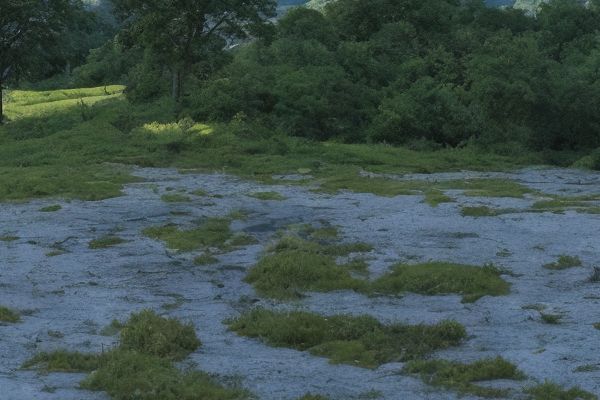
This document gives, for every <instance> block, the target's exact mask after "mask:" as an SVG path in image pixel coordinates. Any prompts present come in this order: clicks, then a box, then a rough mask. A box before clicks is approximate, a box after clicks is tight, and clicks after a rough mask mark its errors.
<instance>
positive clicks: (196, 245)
mask: <svg viewBox="0 0 600 400" xmlns="http://www.w3.org/2000/svg"><path fill="white" fill-rule="evenodd" d="M230 223H231V220H230V219H229V218H209V219H207V220H206V221H204V223H202V224H201V225H200V226H198V227H196V228H193V229H189V230H179V229H178V228H177V226H175V225H164V226H158V227H149V228H146V229H144V230H143V231H142V233H143V234H144V235H146V236H147V237H149V238H151V239H154V240H161V241H163V242H165V244H166V245H167V247H168V248H170V249H172V250H178V251H182V252H186V251H193V250H197V249H202V248H207V247H216V248H224V247H226V246H225V243H226V242H227V241H228V240H229V239H231V237H232V236H233V234H232V233H231V230H230V229H229V225H230Z"/></svg>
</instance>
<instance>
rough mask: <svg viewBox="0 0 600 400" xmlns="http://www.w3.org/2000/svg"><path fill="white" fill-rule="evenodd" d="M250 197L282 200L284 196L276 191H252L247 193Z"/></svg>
mask: <svg viewBox="0 0 600 400" xmlns="http://www.w3.org/2000/svg"><path fill="white" fill-rule="evenodd" d="M248 196H250V197H254V198H255V199H259V200H275V201H283V200H285V199H286V197H285V196H284V195H282V194H280V193H278V192H254V193H250V194H248Z"/></svg>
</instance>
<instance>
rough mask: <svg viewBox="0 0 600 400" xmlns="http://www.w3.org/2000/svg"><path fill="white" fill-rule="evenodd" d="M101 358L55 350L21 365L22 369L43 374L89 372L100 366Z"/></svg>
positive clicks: (41, 354) (94, 355)
mask: <svg viewBox="0 0 600 400" xmlns="http://www.w3.org/2000/svg"><path fill="white" fill-rule="evenodd" d="M100 359H101V356H99V355H98V354H88V353H79V352H72V351H67V350H56V351H53V352H51V353H46V352H44V353H39V354H37V355H35V356H34V357H33V358H31V359H29V360H28V361H26V362H25V363H24V364H23V366H22V367H23V368H26V369H28V368H37V369H40V370H42V371H45V372H91V371H94V370H96V369H97V368H98V367H99V366H100Z"/></svg>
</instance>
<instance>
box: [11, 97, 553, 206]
mask: <svg viewBox="0 0 600 400" xmlns="http://www.w3.org/2000/svg"><path fill="white" fill-rule="evenodd" d="M123 89H124V87H122V86H110V87H107V88H106V90H105V88H104V87H98V88H89V89H76V90H68V91H67V90H57V91H51V92H34V91H12V92H11V93H10V98H9V101H8V103H7V104H6V107H5V110H6V115H7V117H8V120H9V122H8V123H7V124H5V125H3V126H1V127H0V201H7V200H27V199H31V198H38V197H49V196H52V197H63V198H79V199H84V200H99V199H103V198H108V197H113V196H118V195H120V194H121V188H122V186H123V184H125V183H127V182H131V181H133V180H134V179H133V178H132V177H131V176H130V175H129V171H128V170H127V169H123V168H119V167H116V166H115V165H114V163H121V164H130V165H131V164H136V165H141V166H156V167H166V166H169V167H175V168H180V169H187V170H190V169H194V170H198V171H214V170H219V171H225V172H228V173H233V174H237V175H240V176H242V177H245V178H251V179H256V180H260V181H264V182H271V176H272V175H273V174H286V173H297V171H298V170H310V171H311V174H312V175H313V176H314V177H315V178H316V179H318V180H322V181H323V182H324V184H325V187H330V188H331V189H334V190H339V189H343V188H345V186H350V187H349V188H350V189H355V190H358V191H365V190H366V191H372V192H374V193H382V192H383V193H385V194H390V193H393V192H394V191H396V190H395V189H393V188H388V187H387V186H388V185H389V183H388V182H386V180H377V179H369V178H364V179H359V180H358V183H356V184H352V183H350V184H349V185H346V183H345V182H344V180H345V179H349V180H350V181H351V180H353V179H356V178H357V177H358V173H359V171H360V170H367V171H371V172H379V173H397V174H402V173H407V172H438V171H457V170H463V169H471V170H505V169H510V168H515V167H517V166H521V165H525V164H531V163H539V162H540V160H541V158H538V157H537V156H527V157H525V158H522V159H514V158H513V157H508V156H497V155H493V154H489V153H485V152H482V151H481V149H478V148H475V147H467V148H461V149H444V150H440V151H429V152H424V151H422V152H418V151H412V150H408V149H405V148H398V147H391V146H386V145H365V144H343V143H318V142H311V141H307V140H304V139H299V138H291V137H284V136H273V137H269V138H264V137H258V136H256V137H253V136H248V135H246V136H238V135H236V134H234V133H233V131H234V130H233V129H231V128H230V127H229V126H228V125H219V124H216V125H212V126H207V125H202V124H193V123H192V124H190V123H189V121H184V122H182V123H181V124H180V123H177V122H174V121H176V117H175V112H174V110H175V109H176V107H175V105H174V104H173V103H172V102H171V100H170V99H167V98H164V99H160V100H157V101H155V102H152V103H148V104H143V105H135V104H130V103H128V102H127V100H126V99H125V97H124V95H123V94H122V93H121V92H122V90H123ZM340 179H341V180H340ZM327 182H329V183H327ZM470 186H473V187H469V188H467V190H469V191H471V192H476V191H477V190H481V189H479V188H478V185H477V184H474V185H470ZM484 186H487V187H488V189H486V191H487V192H488V193H491V192H492V191H493V190H492V189H489V186H490V185H484ZM496 186H497V187H498V189H495V191H496V192H498V193H504V194H505V193H509V194H514V193H516V191H515V190H514V188H506V187H501V186H500V185H496Z"/></svg>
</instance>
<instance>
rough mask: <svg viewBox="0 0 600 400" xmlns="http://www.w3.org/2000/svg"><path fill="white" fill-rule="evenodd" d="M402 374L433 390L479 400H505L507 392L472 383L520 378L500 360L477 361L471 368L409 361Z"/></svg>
mask: <svg viewBox="0 0 600 400" xmlns="http://www.w3.org/2000/svg"><path fill="white" fill-rule="evenodd" d="M403 372H404V373H407V374H418V375H419V376H420V377H421V378H422V379H423V381H424V382H427V383H429V384H431V385H434V386H441V387H444V388H446V389H450V390H455V391H457V392H459V393H461V394H472V395H475V396H481V397H506V396H507V395H508V392H507V391H506V390H502V389H494V388H486V387H481V386H478V385H476V384H475V382H481V381H491V380H496V379H523V378H524V375H523V373H522V372H520V371H519V370H518V369H517V367H516V366H515V365H513V364H511V363H510V362H508V361H506V360H504V359H503V358H501V357H497V358H488V359H484V360H479V361H476V362H474V363H471V364H462V363H458V362H452V361H446V360H430V361H420V360H419V361H410V362H409V363H407V365H406V366H405V367H404V369H403Z"/></svg>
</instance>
